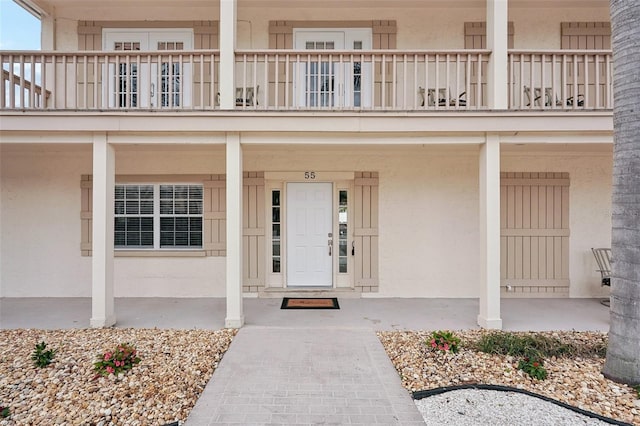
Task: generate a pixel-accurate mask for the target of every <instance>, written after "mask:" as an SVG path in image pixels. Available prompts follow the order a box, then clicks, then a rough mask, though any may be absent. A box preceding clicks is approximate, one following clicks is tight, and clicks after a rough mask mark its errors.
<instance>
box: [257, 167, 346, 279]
mask: <svg viewBox="0 0 640 426" xmlns="http://www.w3.org/2000/svg"><path fill="white" fill-rule="evenodd" d="M311 173H313V176H315V178H314V179H305V175H306V176H309V177H310V176H311ZM307 174H308V175H307ZM264 178H265V191H266V194H265V197H264V199H265V203H266V205H265V209H264V210H265V224H266V225H267V226H266V228H267V229H266V232H265V240H266V241H265V246H266V250H265V256H266V259H265V262H264V265H265V268H266V271H265V287H266V288H281V289H287V288H289V287H288V285H287V284H288V279H287V266H288V259H287V256H286V253H287V247H286V241H287V227H288V226H287V224H288V209H287V205H286V199H287V184H288V183H304V182H310V181H311V182H324V183H331V184H332V205H333V206H332V207H333V210H332V224H333V225H332V229H333V248H332V250H333V253H335V255H332V285H331V287H326V289H328V290H331V289H336V288H344V289H354V288H355V287H354V286H355V258H354V256H352V255H351V252H349V255H348V256H347V259H348V260H347V272H346V273H341V272H339V264H338V260H339V255H338V253H339V252H338V250H339V246H338V238H337V236H338V235H339V223H338V208H339V194H340V191H341V190H346V191H347V194H348V204H347V211H348V212H349V213H348V223H347V234H348V240H347V250H350V248H351V247H352V245H353V244H354V242H355V236H354V230H355V228H354V212H355V190H354V182H355V172H323V171H318V172H265V173H264ZM273 191H280V223H281V226H280V254H281V256H280V272H278V273H275V272H273V269H272V259H273V245H272V242H273V241H274V239H273V228H272V205H271V200H272V192H273ZM296 288H297V289H299V288H300V287H293V288H292V289H296ZM310 288H313V287H310Z"/></svg>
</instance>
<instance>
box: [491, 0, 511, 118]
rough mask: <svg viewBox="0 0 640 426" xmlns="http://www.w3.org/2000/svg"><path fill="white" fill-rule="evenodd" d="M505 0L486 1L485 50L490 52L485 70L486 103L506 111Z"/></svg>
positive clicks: (506, 13) (506, 32) (506, 24)
mask: <svg viewBox="0 0 640 426" xmlns="http://www.w3.org/2000/svg"><path fill="white" fill-rule="evenodd" d="M508 16H509V15H508V11H507V0H487V49H489V50H491V57H490V58H489V68H488V70H487V74H488V75H487V96H488V98H487V102H488V105H489V108H491V109H507V105H508V102H507V101H508V95H507V87H508V86H507V84H508V81H509V80H508V79H507V77H508V72H507V56H508V55H507V49H508V30H507V27H508Z"/></svg>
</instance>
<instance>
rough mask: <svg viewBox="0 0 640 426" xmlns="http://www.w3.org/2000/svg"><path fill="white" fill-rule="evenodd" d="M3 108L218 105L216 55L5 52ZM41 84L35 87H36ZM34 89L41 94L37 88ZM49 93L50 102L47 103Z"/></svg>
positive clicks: (0, 97) (2, 58) (0, 54)
mask: <svg viewBox="0 0 640 426" xmlns="http://www.w3.org/2000/svg"><path fill="white" fill-rule="evenodd" d="M0 61H1V63H2V70H3V78H2V83H3V84H2V86H1V87H0V90H1V94H0V102H1V106H2V109H62V110H130V109H154V110H155V109H170V110H176V109H177V110H181V109H200V110H205V109H213V108H216V107H217V98H218V92H219V88H218V69H219V55H218V52H215V51H190V52H186V51H171V52H169V51H163V52H149V53H140V52H76V53H59V52H54V53H41V52H0ZM33 82H35V85H33V84H34V83H33ZM32 85H33V87H34V88H35V89H36V90H31V88H32ZM42 90H45V91H46V94H47V96H46V102H44V101H43V100H42V96H41V95H40V96H38V94H41V92H42Z"/></svg>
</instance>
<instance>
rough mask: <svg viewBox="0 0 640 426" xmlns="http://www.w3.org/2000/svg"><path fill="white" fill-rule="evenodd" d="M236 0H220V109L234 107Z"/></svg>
mask: <svg viewBox="0 0 640 426" xmlns="http://www.w3.org/2000/svg"><path fill="white" fill-rule="evenodd" d="M237 6H238V1H237V0H220V37H219V40H220V74H219V76H220V109H227V110H231V109H234V108H235V106H236V94H235V87H236V81H235V80H236V77H235V61H236V59H235V50H236V25H237V24H236V19H237V9H238V7H237Z"/></svg>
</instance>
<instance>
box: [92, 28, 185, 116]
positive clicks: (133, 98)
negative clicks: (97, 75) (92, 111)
mask: <svg viewBox="0 0 640 426" xmlns="http://www.w3.org/2000/svg"><path fill="white" fill-rule="evenodd" d="M192 45H193V33H192V31H191V30H182V29H179V30H126V31H123V30H118V29H105V30H104V48H105V50H108V51H117V52H129V53H131V52H134V51H140V52H149V51H167V52H175V51H182V50H191V49H192ZM129 58H130V57H123V60H122V61H118V60H117V59H116V63H112V64H109V66H108V70H105V72H107V73H108V76H107V78H108V85H107V87H108V97H109V107H110V108H114V107H115V108H163V107H164V108H177V107H181V106H189V105H190V104H191V69H190V65H189V64H184V63H183V61H182V59H181V58H180V55H179V54H169V55H168V56H167V57H164V58H163V59H162V60H160V61H157V62H153V61H136V62H132V61H131V60H130V59H129Z"/></svg>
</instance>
